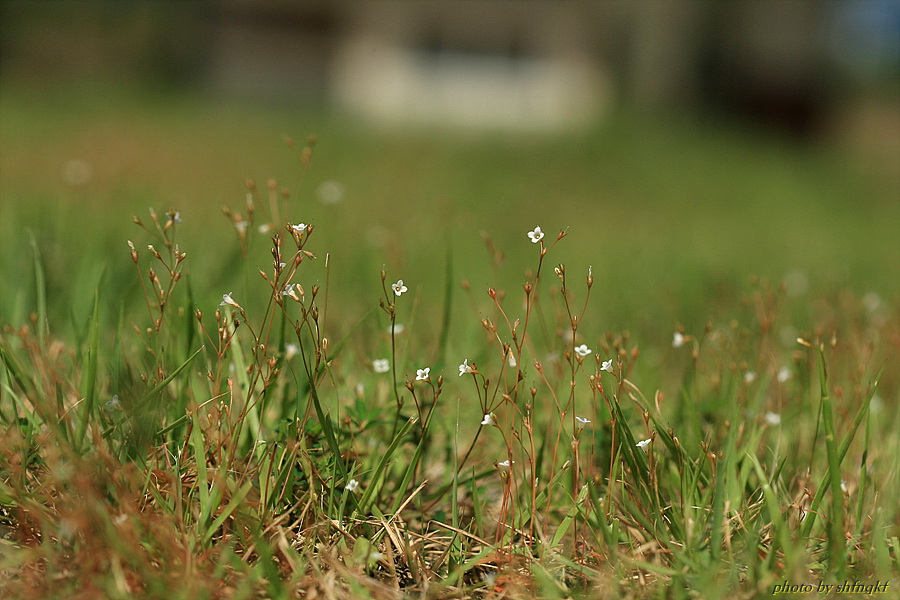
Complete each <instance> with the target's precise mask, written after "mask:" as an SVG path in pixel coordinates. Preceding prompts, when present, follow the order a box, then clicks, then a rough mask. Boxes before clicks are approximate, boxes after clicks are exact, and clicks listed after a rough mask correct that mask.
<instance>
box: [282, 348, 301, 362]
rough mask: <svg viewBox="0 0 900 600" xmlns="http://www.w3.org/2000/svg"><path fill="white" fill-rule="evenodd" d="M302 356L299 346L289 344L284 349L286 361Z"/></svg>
mask: <svg viewBox="0 0 900 600" xmlns="http://www.w3.org/2000/svg"><path fill="white" fill-rule="evenodd" d="M298 354H300V346H298V345H297V344H287V345H285V347H284V360H291V359H292V358H294V357H295V356H297V355H298Z"/></svg>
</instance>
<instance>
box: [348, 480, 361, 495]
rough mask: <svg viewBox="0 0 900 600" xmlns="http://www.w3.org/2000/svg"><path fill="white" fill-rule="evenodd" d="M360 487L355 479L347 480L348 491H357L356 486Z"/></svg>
mask: <svg viewBox="0 0 900 600" xmlns="http://www.w3.org/2000/svg"><path fill="white" fill-rule="evenodd" d="M358 487H359V482H358V481H357V480H355V479H351V480H350V481H348V482H347V488H346V489H347V491H348V492H354V491H356V488H358Z"/></svg>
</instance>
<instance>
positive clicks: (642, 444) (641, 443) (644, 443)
mask: <svg viewBox="0 0 900 600" xmlns="http://www.w3.org/2000/svg"><path fill="white" fill-rule="evenodd" d="M650 440H651V438H647V439H646V440H641V441H639V442H638V443H637V444H635V446H637V447H638V448H640V449H642V450H643V449H645V448H646V447H647V446H649V445H650Z"/></svg>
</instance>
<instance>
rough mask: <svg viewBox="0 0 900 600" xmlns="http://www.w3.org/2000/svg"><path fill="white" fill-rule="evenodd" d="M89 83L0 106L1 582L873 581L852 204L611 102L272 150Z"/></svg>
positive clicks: (791, 165)
mask: <svg viewBox="0 0 900 600" xmlns="http://www.w3.org/2000/svg"><path fill="white" fill-rule="evenodd" d="M94 98H95V99H97V102H96V103H91V102H87V101H84V100H83V99H82V100H81V101H79V100H78V97H76V98H75V100H73V101H72V102H71V104H73V105H74V106H75V108H71V107H70V108H66V109H61V108H59V106H60V104H59V103H58V102H56V101H55V100H54V98H52V97H51V98H43V99H37V100H36V99H35V98H31V97H28V96H27V95H26V94H25V93H24V92H21V93H18V94H5V95H4V96H3V97H2V98H0V100H2V103H3V112H4V115H5V118H4V121H3V125H2V129H0V134H2V141H3V144H4V147H5V148H11V149H12V151H5V152H4V155H3V157H2V160H3V169H2V172H3V196H4V198H3V207H4V218H3V219H2V228H3V231H2V233H3V236H2V242H0V244H2V250H3V252H2V263H0V264H2V268H3V270H4V280H5V281H16V282H21V284H20V285H17V286H10V289H9V292H7V293H4V294H3V295H2V298H0V319H2V325H3V330H2V337H0V357H2V365H3V370H2V371H0V423H2V428H0V429H2V435H3V443H2V444H0V448H2V450H0V510H2V512H0V531H2V532H3V535H2V538H3V539H2V540H0V548H2V550H0V590H2V592H3V593H4V595H5V596H7V597H15V598H20V597H21V598H131V597H143V598H185V599H187V598H229V599H230V598H263V597H266V598H294V597H307V598H314V597H329V598H365V597H369V598H379V599H380V598H401V597H429V598H467V597H472V598H489V597H498V598H499V597H513V598H515V597H524V596H526V595H530V596H536V597H546V598H568V597H574V598H582V597H584V598H588V597H590V598H621V597H625V598H656V597H659V598H693V597H702V598H719V597H721V598H725V597H729V598H731V597H737V598H753V597H758V596H769V595H772V594H773V592H776V591H782V590H790V589H794V588H788V587H786V586H803V585H809V586H812V589H813V590H815V589H817V586H819V585H820V584H822V585H832V584H840V583H842V582H843V581H845V580H849V581H859V582H861V583H863V584H874V583H876V582H880V583H881V584H884V583H885V582H888V583H889V585H890V589H892V590H896V589H897V586H898V581H897V572H898V568H897V567H898V557H897V551H898V545H900V543H898V529H897V526H898V524H900V511H898V507H897V503H896V502H895V501H894V500H893V499H894V498H897V497H898V495H900V489H898V487H900V482H898V477H897V474H898V468H897V467H898V466H900V438H898V435H897V433H896V432H897V430H898V423H897V410H896V409H897V401H898V395H900V394H898V390H900V377H898V375H897V372H898V370H897V358H896V357H897V355H898V342H897V340H898V335H900V333H898V331H900V329H898V328H900V314H898V311H897V301H896V299H897V296H898V291H900V290H898V288H897V282H896V281H895V280H894V278H893V277H892V266H895V265H896V264H898V260H897V259H898V256H897V254H898V249H897V247H896V245H895V244H894V243H892V242H891V241H890V240H891V237H890V235H889V233H890V231H891V229H892V227H895V226H894V225H893V223H896V222H897V221H896V219H894V217H896V216H897V215H896V212H897V207H896V203H895V202H893V200H892V197H893V195H894V192H895V189H893V188H892V187H891V186H890V185H889V184H886V183H885V182H884V181H880V180H879V179H878V178H877V177H874V176H871V175H866V174H865V173H864V172H863V171H860V170H857V169H855V168H854V167H852V166H848V165H847V164H846V162H844V161H841V160H839V158H840V157H838V156H835V155H833V154H829V153H827V152H826V151H824V150H813V151H808V150H807V151H802V150H801V149H798V148H793V147H790V146H786V145H784V144H783V143H780V142H777V141H773V140H768V139H765V138H762V137H759V136H756V135H753V134H749V133H746V132H739V131H738V132H735V130H733V129H728V128H723V127H720V126H719V125H714V124H707V125H704V126H701V127H694V126H688V124H685V123H680V124H679V123H668V124H666V123H662V122H657V123H644V122H642V119H640V118H638V116H636V115H627V114H624V115H622V116H621V118H620V119H619V120H617V121H616V122H615V123H613V124H610V125H607V126H603V127H598V129H597V130H596V131H592V132H589V133H586V134H584V135H581V136H573V137H570V138H568V139H558V138H549V137H548V138H544V139H541V140H527V139H516V138H515V137H514V136H508V137H503V136H499V137H498V139H495V140H494V141H491V142H486V141H480V140H477V139H474V138H467V137H459V136H457V137H454V136H451V135H449V134H446V133H445V134H444V135H439V136H426V135H424V134H423V133H421V132H415V131H409V132H399V133H392V134H385V133H378V132H371V131H368V132H367V130H365V129H364V128H362V127H361V126H359V125H357V124H353V123H347V122H345V121H344V120H342V119H339V118H338V117H337V116H335V115H329V114H328V113H318V115H315V116H314V117H309V119H310V120H313V119H315V120H316V121H317V122H319V124H320V126H318V127H316V130H317V132H318V137H317V140H316V142H315V144H313V143H312V141H309V142H302V141H299V139H298V141H296V142H292V143H290V144H288V145H287V149H284V147H283V146H282V147H280V146H279V145H278V144H277V143H274V144H273V143H272V138H275V139H277V138H278V137H279V135H278V134H280V133H281V132H280V131H278V132H277V133H272V132H273V130H277V128H278V127H279V126H283V125H280V124H283V123H288V124H289V126H290V127H291V129H294V130H298V129H299V130H302V129H304V128H305V129H306V130H311V129H313V127H312V125H311V124H304V123H302V122H301V121H302V119H300V118H298V117H297V116H296V115H290V114H287V113H285V112H284V111H279V110H272V111H269V112H268V113H263V112H255V111H250V110H249V109H247V108H241V107H234V106H219V107H214V108H212V109H210V108H208V105H205V104H203V103H201V102H200V101H197V100H191V101H183V100H182V101H171V103H169V104H166V105H155V104H152V103H140V102H138V103H135V102H134V101H133V99H127V98H126V99H124V100H123V99H115V98H113V99H101V98H96V97H94ZM235 122H238V123H240V126H239V127H236V126H233V125H228V124H229V123H235ZM223 124H224V125H223ZM259 130H262V131H263V132H264V133H259ZM698 131H701V132H702V135H701V133H698ZM273 148H274V150H273ZM71 158H79V159H82V160H85V161H87V162H88V163H90V164H92V165H94V167H93V173H92V177H91V178H90V180H89V181H86V182H84V183H82V184H71V183H70V184H65V183H64V182H61V181H60V180H59V179H58V177H59V176H58V175H56V173H58V168H59V167H60V166H61V165H64V164H66V161H68V160H70V159H71ZM144 163H146V164H144ZM272 165H275V166H274V167H273V166H272ZM51 168H53V169H57V170H56V171H53V173H54V174H53V175H52V177H51V176H49V175H48V173H50V172H51V171H50V170H48V169H51ZM268 169H272V171H269V172H268V173H267V174H266V175H265V176H264V177H266V176H268V175H273V178H274V180H275V182H274V183H272V184H269V183H262V181H264V179H259V177H255V176H253V175H251V176H249V177H248V176H247V173H256V172H262V171H265V170H268ZM248 178H249V179H255V180H258V181H259V183H252V182H250V183H245V180H246V179H248ZM326 180H338V181H341V183H342V184H343V186H344V188H345V198H344V201H343V202H342V203H339V204H323V203H320V202H316V201H315V196H316V190H317V189H319V186H320V184H321V183H322V182H323V181H326ZM282 182H286V183H282ZM223 198H225V199H227V200H224V201H223V200H222V199H223ZM485 198H490V199H491V201H490V202H487V201H485ZM161 199H164V200H161ZM563 199H564V201H563ZM177 200H180V202H179V201H177ZM161 202H163V204H162V205H160V203H161ZM851 202H852V203H853V206H854V209H853V210H852V211H851V210H849V209H848V208H847V207H848V206H849V205H850V204H851ZM221 204H225V205H227V206H228V207H229V208H228V209H227V210H226V211H225V215H224V216H223V215H222V212H221V211H220V210H219V209H218V205H221ZM149 205H154V206H157V208H156V209H155V210H153V209H151V211H150V212H148V211H147V206H149ZM170 206H177V207H178V208H177V211H178V212H176V210H175V209H172V210H169V207H170ZM511 206H514V207H515V210H513V211H511V210H510V207H511ZM217 213H218V214H217ZM133 215H137V216H136V217H135V219H134V220H135V223H130V221H131V220H132V216H133ZM891 219H894V220H893V221H891ZM300 221H303V223H304V225H303V226H300V225H298V223H299V222H300ZM245 224H246V225H245ZM536 224H541V225H542V226H543V233H544V237H543V238H542V239H540V240H539V241H537V242H536V243H532V240H531V239H530V238H529V237H526V232H528V231H532V230H533V229H534V227H535V225H536ZM261 225H264V226H266V228H265V230H264V231H263V232H261V231H260V230H259V227H260V226H261ZM129 228H130V229H129ZM88 232H89V233H88ZM532 237H537V236H532ZM126 241H127V242H128V243H126ZM485 249H487V251H485ZM523 273H524V274H523ZM400 279H402V280H403V282H404V283H405V285H406V288H407V289H406V290H405V291H404V290H403V288H402V287H401V286H399V285H397V286H396V288H395V286H394V284H395V283H396V282H398V280H400ZM782 279H784V283H782ZM398 291H399V292H401V293H400V294H398V293H397V292H398ZM226 293H228V294H229V295H228V296H227V297H224V296H223V294H226ZM401 326H402V327H401ZM384 359H386V367H385V363H384V362H379V363H378V364H376V363H375V361H376V360H379V361H381V360H384ZM464 361H465V362H464ZM426 368H428V371H427V372H425V369H426ZM807 595H808V596H809V597H812V596H813V595H814V592H813V593H808V594H807ZM819 595H820V596H821V594H819ZM801 596H802V594H793V595H790V594H789V597H801Z"/></svg>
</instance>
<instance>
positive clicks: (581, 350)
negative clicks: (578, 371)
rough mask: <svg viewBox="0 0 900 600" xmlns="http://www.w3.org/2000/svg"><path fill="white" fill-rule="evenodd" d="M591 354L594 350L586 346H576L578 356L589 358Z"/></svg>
mask: <svg viewBox="0 0 900 600" xmlns="http://www.w3.org/2000/svg"><path fill="white" fill-rule="evenodd" d="M591 352H592V350H591V349H590V348H588V347H587V345H586V344H582V345H580V346H575V354H577V355H578V356H587V355H588V354H590V353H591Z"/></svg>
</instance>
